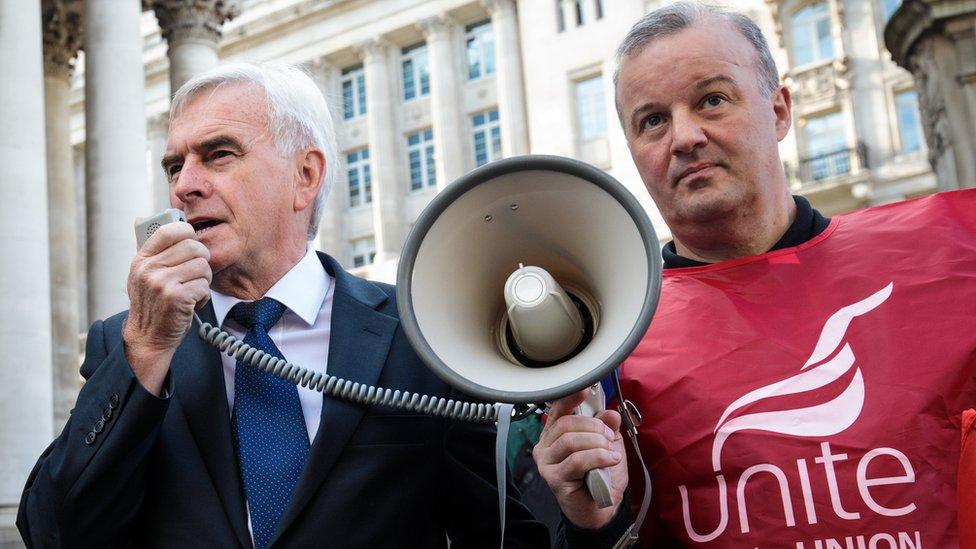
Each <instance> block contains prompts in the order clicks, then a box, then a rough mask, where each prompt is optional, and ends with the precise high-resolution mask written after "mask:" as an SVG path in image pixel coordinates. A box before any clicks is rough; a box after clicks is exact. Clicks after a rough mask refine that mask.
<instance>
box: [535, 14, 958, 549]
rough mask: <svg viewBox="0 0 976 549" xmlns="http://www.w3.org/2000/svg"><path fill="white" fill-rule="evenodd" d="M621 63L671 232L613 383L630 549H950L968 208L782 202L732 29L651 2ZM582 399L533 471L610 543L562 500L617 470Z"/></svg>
mask: <svg viewBox="0 0 976 549" xmlns="http://www.w3.org/2000/svg"><path fill="white" fill-rule="evenodd" d="M618 60H619V68H618V72H617V75H616V78H615V84H616V102H617V108H618V113H619V116H620V121H621V124H622V125H623V129H624V134H625V136H626V139H627V143H628V146H629V148H630V151H631V154H632V156H633V159H634V162H635V164H636V165H637V168H638V171H639V173H640V175H641V178H642V179H643V181H644V184H645V185H646V187H647V189H648V191H649V192H650V194H651V197H652V198H653V199H654V202H655V204H656V205H657V208H658V210H659V211H660V212H661V214H662V216H663V217H664V220H665V221H666V222H667V224H668V226H669V227H670V228H671V230H672V233H673V236H674V241H673V242H671V243H669V244H668V245H667V246H665V248H664V261H665V271H664V284H663V287H662V294H661V301H660V303H659V305H658V309H657V313H656V315H655V318H654V322H653V324H652V325H651V328H650V329H649V330H648V332H647V334H646V336H645V337H644V339H643V341H642V342H641V344H640V345H639V346H637V348H636V350H635V351H634V352H633V353H632V354H631V356H630V358H628V359H627V361H625V362H624V363H623V365H622V366H621V369H620V374H621V381H622V392H623V397H624V398H627V399H630V400H632V401H633V403H634V404H636V407H637V408H638V409H639V410H640V412H641V413H642V415H643V423H642V424H641V426H640V428H639V432H638V437H637V438H638V446H639V448H640V450H642V451H643V452H644V453H645V455H646V456H647V457H648V463H649V464H650V465H651V469H652V477H653V479H654V494H655V497H654V506H653V519H652V520H650V521H648V523H647V524H646V525H645V527H644V528H643V529H642V532H641V540H642V542H643V543H644V544H645V545H647V546H673V545H697V544H708V546H710V547H771V546H775V547H796V548H797V549H806V548H811V547H818V548H819V547H835V546H836V547H841V546H846V547H854V546H857V547H888V546H890V547H922V546H924V547H946V548H949V547H957V546H958V544H959V540H958V537H957V531H956V523H955V516H956V504H955V501H956V494H955V491H956V471H957V463H958V460H959V453H960V449H959V446H960V443H959V438H960V437H959V426H960V414H961V412H962V411H963V410H964V409H965V408H970V407H972V405H973V403H974V402H976V376H974V375H973V372H974V371H976V332H974V331H973V330H972V328H971V326H972V319H973V318H974V316H976V191H973V190H966V191H957V192H952V193H943V194H938V195H934V196H931V197H927V198H924V199H920V200H917V201H912V202H904V203H899V204H892V205H887V206H881V207H877V208H871V209H867V210H863V211H860V212H855V213H852V214H847V215H843V216H838V217H835V218H833V219H827V218H825V217H823V216H822V215H821V214H820V213H819V212H817V211H816V210H814V209H813V208H812V207H811V206H810V204H809V203H808V202H807V201H806V200H805V199H803V198H802V197H792V196H790V192H789V187H788V185H787V183H786V179H785V176H784V173H783V168H782V164H781V162H780V158H779V153H778V146H777V145H778V142H779V141H780V140H782V139H783V138H784V137H785V136H786V135H787V132H788V131H789V129H790V126H791V123H792V112H791V109H792V103H791V97H790V91H789V89H788V88H787V87H785V86H783V85H781V84H780V82H779V78H778V72H777V70H776V66H775V63H774V61H773V59H772V56H771V54H770V52H769V48H768V46H767V44H766V41H765V39H764V38H763V36H762V34H761V32H760V31H759V29H758V28H757V27H756V25H755V24H754V23H753V22H752V21H751V20H749V19H748V18H747V17H745V16H743V15H739V14H734V13H729V12H725V11H723V10H721V9H719V8H714V7H707V6H704V5H701V4H694V3H686V2H681V3H678V4H673V5H669V6H665V7H663V8H660V9H658V10H656V11H654V12H652V13H650V14H648V15H646V16H645V17H644V18H642V19H641V20H640V21H639V22H638V23H637V24H636V25H635V26H634V27H633V28H632V30H631V31H630V33H629V34H628V35H627V37H626V38H625V39H624V41H623V44H622V45H621V47H620V49H619V53H618ZM578 400H579V396H578V395H577V396H576V397H571V398H567V399H565V400H563V401H561V402H559V403H557V404H556V405H555V406H554V407H553V409H554V411H555V413H554V414H553V417H552V418H550V421H549V424H548V425H547V426H546V428H545V430H544V431H543V433H542V437H541V440H540V442H539V444H538V446H537V447H536V449H535V457H536V460H537V462H538V464H539V469H540V472H541V473H542V475H543V476H544V477H545V478H546V480H547V481H548V482H549V484H550V485H551V486H552V487H553V491H554V493H555V495H556V496H557V498H558V499H559V501H560V503H561V505H562V507H563V509H564V512H565V513H566V515H567V517H569V518H570V519H571V520H572V522H574V523H575V524H577V525H580V526H583V527H586V528H591V529H592V528H600V527H604V528H607V529H614V528H617V529H618V530H619V528H620V527H619V526H618V525H617V523H616V521H611V518H612V517H611V515H612V513H611V512H610V511H609V510H600V509H595V508H593V507H592V506H591V505H589V502H587V501H586V500H585V499H584V498H580V497H579V492H578V490H575V488H576V486H578V479H579V478H581V477H582V475H583V474H584V472H585V471H586V470H588V469H589V468H592V467H596V466H610V467H614V468H618V469H620V470H622V469H623V467H624V466H623V464H622V462H620V461H619V460H618V459H617V454H618V453H619V452H620V449H619V434H617V433H616V432H615V430H616V428H617V427H618V426H619V418H618V417H617V416H616V415H614V414H612V413H610V412H607V413H605V414H604V415H603V420H604V421H599V420H597V419H593V418H585V417H574V416H569V415H567V414H566V411H568V410H572V408H573V406H574V405H575V403H576V402H577V401H578ZM605 429H606V430H607V432H606V434H604V430H605ZM611 431H612V432H611ZM631 465H632V467H631V478H632V479H634V478H635V477H636V475H634V472H635V470H636V468H635V467H633V465H634V463H633V462H632V463H631ZM632 488H633V491H634V492H636V491H637V489H638V488H639V487H638V486H637V485H635V486H633V487H632ZM610 537H611V538H612V537H613V536H610Z"/></svg>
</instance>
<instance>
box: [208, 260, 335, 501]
mask: <svg viewBox="0 0 976 549" xmlns="http://www.w3.org/2000/svg"><path fill="white" fill-rule="evenodd" d="M333 282H334V281H333V279H332V277H331V276H329V274H328V273H327V272H325V268H324V267H323V266H322V263H321V262H320V261H319V258H318V256H317V255H316V254H315V251H314V250H312V249H311V248H309V249H308V251H306V253H305V257H303V258H302V259H301V260H300V261H299V262H298V263H296V264H295V266H294V267H292V268H291V270H290V271H288V272H287V273H285V276H283V277H281V280H279V281H278V282H276V283H275V285H274V286H272V287H271V289H270V290H268V293H267V294H265V296H264V297H271V298H274V299H276V300H278V301H279V302H281V303H282V304H283V305H284V306H285V307H287V309H286V310H285V313H284V314H283V315H282V316H281V320H279V321H278V323H277V324H275V325H274V326H272V327H271V329H270V330H268V335H269V336H271V340H272V341H274V344H275V345H276V346H277V347H278V350H279V351H281V354H282V355H284V357H285V359H287V360H288V361H290V362H293V363H295V364H297V365H299V366H301V367H303V368H306V369H309V370H312V371H316V372H322V373H325V372H326V367H327V365H328V361H329V334H330V326H331V324H332V296H333V292H334V290H335V284H334V283H333ZM210 295H211V301H212V303H213V307H214V314H215V315H216V317H217V324H218V325H219V326H221V327H222V328H223V329H224V330H226V331H228V332H230V333H231V334H233V335H234V336H235V337H238V338H242V339H243V337H244V334H245V330H244V329H243V328H242V327H241V325H239V324H238V323H237V322H235V321H234V320H232V319H229V318H227V314H228V313H229V312H230V310H231V309H232V308H233V307H234V305H237V304H238V303H240V302H241V301H243V300H241V299H237V298H236V297H230V296H227V295H224V294H221V293H220V292H216V291H213V290H211V291H210ZM225 321H226V322H225ZM220 360H221V362H222V363H223V366H224V385H225V386H226V388H227V405H228V407H229V408H230V410H231V414H232V415H233V413H234V372H235V371H236V370H237V361H235V360H234V359H233V358H231V357H229V356H227V355H226V354H223V353H221V355H220ZM298 398H299V400H300V401H301V403H302V415H303V416H305V427H306V428H307V429H308V440H309V444H311V443H312V442H313V441H314V440H315V433H316V432H317V431H318V429H319V422H320V420H321V416H322V393H320V392H318V391H314V390H312V389H308V388H306V387H298ZM248 518H249V519H250V516H248Z"/></svg>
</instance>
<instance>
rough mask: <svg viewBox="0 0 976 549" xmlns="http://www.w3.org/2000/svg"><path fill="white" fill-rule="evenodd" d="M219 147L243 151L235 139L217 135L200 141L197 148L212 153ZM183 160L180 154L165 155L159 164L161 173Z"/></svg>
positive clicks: (242, 147)
mask: <svg viewBox="0 0 976 549" xmlns="http://www.w3.org/2000/svg"><path fill="white" fill-rule="evenodd" d="M221 147H228V148H231V149H234V150H236V151H243V150H244V146H243V145H242V144H241V142H240V141H238V140H237V139H236V138H234V137H231V136H229V135H217V136H214V137H211V138H210V139H206V140H204V141H202V142H201V143H200V144H199V145H198V146H197V148H199V149H200V150H203V151H212V150H214V149H219V148H221ZM181 160H183V155H182V154H175V153H174V154H167V155H164V156H163V159H162V160H160V162H159V164H160V165H161V166H162V167H163V171H167V168H169V166H171V165H173V164H176V163H179V162H180V161H181Z"/></svg>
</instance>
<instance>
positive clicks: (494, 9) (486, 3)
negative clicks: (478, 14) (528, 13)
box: [481, 0, 515, 16]
mask: <svg viewBox="0 0 976 549" xmlns="http://www.w3.org/2000/svg"><path fill="white" fill-rule="evenodd" d="M481 6H482V7H483V8H485V10H487V11H488V13H489V14H490V15H492V16H494V15H495V14H496V13H497V14H504V13H512V12H514V11H515V0H481Z"/></svg>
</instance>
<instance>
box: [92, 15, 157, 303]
mask: <svg viewBox="0 0 976 549" xmlns="http://www.w3.org/2000/svg"><path fill="white" fill-rule="evenodd" d="M84 6H85V31H86V32H85V134H86V135H85V138H86V145H85V153H86V156H87V158H86V161H85V169H86V177H85V179H86V183H87V190H88V192H87V195H86V198H87V211H88V229H89V230H88V318H89V319H91V320H93V321H94V320H97V319H100V318H106V317H108V316H111V315H113V314H115V313H117V312H119V311H122V310H124V309H126V308H128V306H129V300H128V298H127V297H126V293H125V291H126V279H127V277H128V273H129V265H130V263H131V262H132V258H133V256H134V255H135V248H136V243H135V236H134V232H133V228H132V227H133V223H134V221H135V219H136V217H140V216H146V215H150V214H151V213H152V199H151V192H150V186H149V182H148V181H147V180H146V179H147V172H146V111H145V103H146V100H145V80H144V76H143V63H142V34H141V33H140V30H139V27H140V25H139V19H140V15H141V13H140V12H141V9H142V6H141V5H140V3H139V2H133V1H132V0H85V2H84Z"/></svg>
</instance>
